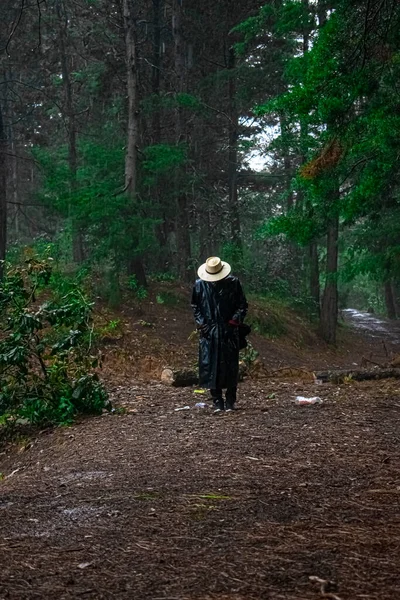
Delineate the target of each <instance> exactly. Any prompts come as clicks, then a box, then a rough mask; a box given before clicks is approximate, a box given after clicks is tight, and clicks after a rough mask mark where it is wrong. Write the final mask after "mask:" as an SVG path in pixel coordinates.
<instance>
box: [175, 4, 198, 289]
mask: <svg viewBox="0 0 400 600" xmlns="http://www.w3.org/2000/svg"><path fill="white" fill-rule="evenodd" d="M181 17H182V8H181V1H180V0H174V2H173V17H172V35H173V38H174V53H175V56H174V66H175V77H176V90H175V91H176V94H179V93H182V92H183V91H184V84H185V72H186V69H185V54H184V43H183V37H182V23H181ZM175 137H176V143H177V144H179V143H182V142H183V141H186V131H185V123H184V119H183V112H182V109H181V108H180V106H177V108H176V111H175ZM180 187H181V182H180V180H179V177H178V175H177V177H176V181H175V193H176V198H177V200H176V208H177V215H176V243H177V250H178V254H177V269H178V272H179V275H180V276H181V277H182V278H183V279H185V280H190V279H192V275H193V274H192V273H191V272H190V271H189V265H190V259H191V244H190V227H189V207H188V199H187V194H186V192H185V191H181V190H180Z"/></svg>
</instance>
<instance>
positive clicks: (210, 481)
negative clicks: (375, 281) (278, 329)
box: [0, 338, 400, 600]
mask: <svg viewBox="0 0 400 600" xmlns="http://www.w3.org/2000/svg"><path fill="white" fill-rule="evenodd" d="M364 340H365V341H364V343H365V345H366V346H368V345H369V344H370V340H367V339H366V338H364ZM359 344H360V347H362V340H361V339H360V341H359ZM378 345H379V347H380V345H381V341H380V340H378ZM378 345H377V348H378ZM377 352H378V350H377ZM319 358H321V357H319ZM353 359H354V355H353V356H352V357H351V362H354V360H353ZM271 361H272V357H271ZM272 362H273V361H272ZM271 364H272V363H271ZM276 364H277V365H278V364H279V363H276ZM109 385H110V392H111V396H112V399H113V401H114V403H115V406H117V407H120V410H118V411H117V412H116V413H114V414H104V415H103V416H101V417H97V418H91V419H85V420H82V421H81V422H79V423H77V424H75V425H74V426H73V427H69V428H60V429H56V430H48V431H44V432H42V433H40V434H38V435H37V436H36V437H34V438H32V439H30V438H26V439H21V440H20V441H19V443H18V444H17V445H14V446H12V447H9V448H7V449H6V450H4V451H3V453H2V455H1V456H0V471H1V472H2V473H3V474H4V479H3V480H2V481H1V482H0V490H1V499H0V518H1V520H0V524H1V540H0V564H1V570H0V598H2V599H3V598H4V599H6V598H7V599H14V600H28V599H29V600H33V599H46V600H47V599H49V600H52V599H53V598H54V599H57V600H61V599H72V598H88V599H109V598H110V599H111V598H113V599H114V598H117V599H126V600H128V599H129V600H130V599H142V598H143V599H149V600H150V599H151V600H157V599H160V600H161V599H163V600H168V599H169V600H206V599H207V600H245V599H246V600H251V599H268V598H269V599H271V600H278V599H285V600H318V599H319V598H331V599H334V598H335V597H337V598H340V599H341V600H353V599H364V600H365V599H368V600H395V599H397V598H398V597H400V502H399V501H400V471H399V466H400V445H399V442H400V381H396V380H387V381H383V382H382V381H381V382H367V383H354V382H348V383H347V384H343V385H340V386H335V385H330V384H324V385H317V384H314V383H302V382H301V381H300V380H297V381H296V380H293V379H292V380H284V379H280V380H276V379H275V380H264V381H255V380H247V381H246V382H244V383H243V384H242V385H241V388H240V399H239V403H238V406H239V409H238V410H237V411H236V412H235V413H228V414H225V415H219V416H217V415H214V414H212V411H211V410H210V409H207V408H206V409H199V408H195V406H194V405H195V404H196V402H199V401H203V400H204V399H205V396H204V395H202V394H198V393H195V389H194V388H183V389H174V388H165V387H162V386H161V385H160V384H159V383H158V382H157V381H153V382H148V383H147V382H140V381H138V380H137V379H136V378H135V379H131V380H127V379H126V377H125V378H124V381H123V383H121V384H120V385H119V384H118V383H116V382H115V381H113V382H111V380H110V384H109ZM296 395H303V396H314V395H318V396H320V397H321V399H322V400H323V403H322V404H319V405H318V404H316V405H313V406H306V407H300V406H296V405H295V404H294V403H293V402H292V400H293V399H294V398H295V396H296ZM185 406H189V407H190V408H189V409H185V410H176V409H177V408H183V407H185ZM313 576H316V577H318V578H321V579H323V580H329V581H332V582H335V583H336V586H337V587H336V588H334V587H332V591H330V592H329V591H327V588H324V589H325V591H324V592H322V591H321V586H320V584H318V583H316V582H313V581H312V580H310V577H313ZM327 594H328V595H327ZM329 594H331V595H329Z"/></svg>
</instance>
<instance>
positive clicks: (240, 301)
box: [192, 275, 247, 389]
mask: <svg viewBox="0 0 400 600" xmlns="http://www.w3.org/2000/svg"><path fill="white" fill-rule="evenodd" d="M192 308H193V312H194V318H195V320H196V323H197V325H198V326H202V325H207V326H208V327H209V331H208V332H207V334H206V335H202V334H200V342H199V379H200V385H202V386H203V387H205V388H208V389H222V388H228V387H229V388H231V387H236V385H237V382H238V374H239V331H238V327H233V326H232V325H229V321H231V320H233V321H237V322H238V323H243V319H244V318H245V316H246V313H247V301H246V298H245V295H244V293H243V289H242V286H241V285H240V281H239V279H238V278H237V277H234V276H233V275H228V277H225V279H221V280H220V281H215V282H209V281H203V280H202V279H198V280H197V281H196V283H195V284H194V287H193V294H192Z"/></svg>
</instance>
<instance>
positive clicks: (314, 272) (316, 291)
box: [308, 241, 320, 316]
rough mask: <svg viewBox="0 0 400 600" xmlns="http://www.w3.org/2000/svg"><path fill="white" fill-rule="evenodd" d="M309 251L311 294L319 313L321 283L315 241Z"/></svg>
mask: <svg viewBox="0 0 400 600" xmlns="http://www.w3.org/2000/svg"><path fill="white" fill-rule="evenodd" d="M308 252H309V265H310V267H309V268H310V271H309V274H310V275H309V277H310V280H309V281H310V296H311V299H312V301H313V304H314V307H315V310H316V312H317V315H318V316H319V314H320V285H319V260H318V244H317V242H316V241H313V242H311V243H310V245H309V246H308Z"/></svg>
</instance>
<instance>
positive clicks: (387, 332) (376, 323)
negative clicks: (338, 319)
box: [341, 308, 400, 344]
mask: <svg viewBox="0 0 400 600" xmlns="http://www.w3.org/2000/svg"><path fill="white" fill-rule="evenodd" d="M341 312H342V315H343V318H344V320H345V322H346V323H348V324H349V325H350V326H351V327H353V329H355V330H356V331H359V332H361V333H363V334H364V335H368V336H371V337H373V338H380V339H382V340H384V341H385V342H389V343H391V344H399V343H400V321H391V320H389V319H384V318H382V317H377V316H376V315H374V314H371V313H367V312H361V311H358V310H356V309H355V308H345V309H344V310H342V311H341Z"/></svg>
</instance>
